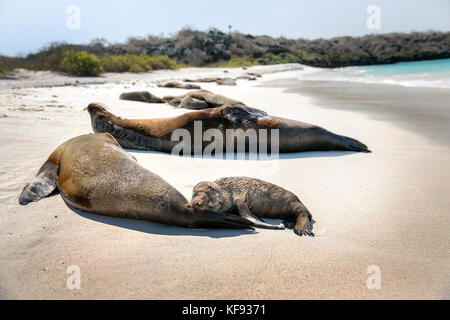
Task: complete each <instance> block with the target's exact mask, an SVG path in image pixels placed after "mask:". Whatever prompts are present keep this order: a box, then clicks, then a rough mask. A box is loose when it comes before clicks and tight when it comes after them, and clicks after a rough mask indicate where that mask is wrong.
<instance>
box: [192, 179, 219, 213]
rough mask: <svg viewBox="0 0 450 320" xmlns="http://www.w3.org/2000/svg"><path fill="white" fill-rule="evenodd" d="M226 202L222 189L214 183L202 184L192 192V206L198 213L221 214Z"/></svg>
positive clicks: (204, 182)
mask: <svg viewBox="0 0 450 320" xmlns="http://www.w3.org/2000/svg"><path fill="white" fill-rule="evenodd" d="M224 200H225V199H224V196H223V191H222V188H220V186H219V185H218V184H217V183H214V182H210V181H203V182H200V183H199V184H197V185H196V186H195V187H194V189H193V190H192V200H191V204H192V207H193V208H194V209H195V210H196V211H212V212H214V213H220V212H221V211H222V210H221V209H222V204H223V202H224Z"/></svg>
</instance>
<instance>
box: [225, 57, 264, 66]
mask: <svg viewBox="0 0 450 320" xmlns="http://www.w3.org/2000/svg"><path fill="white" fill-rule="evenodd" d="M255 64H258V62H257V61H255V60H248V59H245V58H243V57H237V56H231V58H230V60H228V61H226V62H224V63H222V64H220V65H219V67H221V68H237V67H248V66H253V65H255Z"/></svg>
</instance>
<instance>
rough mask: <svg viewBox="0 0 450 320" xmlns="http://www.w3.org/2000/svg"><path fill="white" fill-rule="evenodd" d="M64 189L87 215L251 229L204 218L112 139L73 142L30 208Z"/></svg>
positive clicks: (55, 159)
mask: <svg viewBox="0 0 450 320" xmlns="http://www.w3.org/2000/svg"><path fill="white" fill-rule="evenodd" d="M56 187H57V188H58V190H59V191H60V193H61V195H62V197H63V198H64V200H65V201H66V202H67V203H69V204H70V205H72V206H73V207H75V208H78V209H81V210H83V211H86V212H90V213H95V214H100V215H105V216H110V217H117V218H131V219H140V220H148V221H153V222H158V223H164V224H170V225H177V226H181V227H186V228H249V227H250V225H252V223H251V222H250V221H248V220H246V219H244V218H241V217H238V218H239V219H236V217H234V216H231V215H220V214H215V213H212V212H205V213H201V214H199V213H198V212H196V211H194V210H193V208H192V207H191V206H190V204H189V203H188V201H187V200H186V198H185V197H184V196H183V195H181V193H179V192H178V191H177V190H176V189H175V188H174V187H172V186H171V185H170V184H169V183H167V182H166V181H165V180H163V179H162V178H161V177H159V176H158V175H156V174H154V173H153V172H151V171H149V170H147V169H145V168H144V167H142V166H141V165H139V163H137V161H136V159H135V158H133V157H132V156H131V155H130V154H128V153H127V152H125V151H124V150H123V149H122V148H121V147H120V145H119V144H118V143H117V141H116V140H115V139H114V137H113V136H111V135H110V134H109V133H101V134H87V135H82V136H78V137H75V138H73V139H70V140H68V141H66V142H64V143H63V144H61V145H60V146H59V147H57V148H56V149H55V151H53V152H52V154H51V155H50V156H49V157H48V159H47V161H46V162H45V163H44V164H43V165H42V167H41V168H40V170H39V171H38V173H37V175H36V177H35V178H34V179H33V180H32V181H31V182H30V183H28V184H27V185H25V187H24V188H23V190H22V193H21V194H20V197H19V203H20V204H22V205H25V204H27V203H29V202H32V201H38V200H40V199H42V198H44V197H46V196H48V195H49V194H50V193H51V192H52V191H53V190H54V189H55V188H56Z"/></svg>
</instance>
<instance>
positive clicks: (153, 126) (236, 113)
mask: <svg viewBox="0 0 450 320" xmlns="http://www.w3.org/2000/svg"><path fill="white" fill-rule="evenodd" d="M86 109H87V110H88V112H89V114H90V116H91V125H92V128H93V130H94V132H109V133H111V134H112V135H113V136H114V137H115V138H116V139H117V141H118V142H119V143H120V145H121V146H122V147H124V148H131V149H144V150H157V151H162V152H168V153H171V152H172V149H173V148H174V146H176V145H178V144H179V143H180V142H179V141H178V140H177V141H173V140H172V133H173V132H174V131H175V130H176V129H186V130H187V131H188V132H189V133H190V135H191V137H194V138H192V139H191V141H190V145H191V148H190V152H191V154H198V155H200V154H203V151H204V150H205V148H206V147H207V146H208V145H210V144H211V142H210V141H206V139H202V141H200V142H198V141H196V140H195V135H196V133H195V132H194V130H195V128H196V125H197V127H198V125H199V124H200V125H201V126H200V130H201V134H202V137H203V134H204V133H205V132H206V131H207V130H208V129H217V130H218V131H219V133H221V134H222V137H223V151H224V152H225V150H226V142H227V140H228V139H232V140H231V141H234V142H236V141H242V139H243V141H244V142H245V141H246V138H245V135H246V133H247V132H250V131H249V129H253V130H255V131H256V137H255V138H257V139H258V142H257V143H256V142H255V144H252V145H250V143H247V142H248V141H247V142H245V149H244V150H242V149H239V151H242V152H244V151H245V152H255V147H256V148H257V152H262V151H261V149H260V148H261V146H263V144H264V143H266V142H267V145H266V150H264V149H263V150H264V151H263V152H271V150H272V149H271V141H272V140H271V139H269V138H267V139H266V140H267V141H266V142H264V141H263V140H260V136H263V134H264V133H266V136H267V137H269V136H271V135H272V132H271V130H272V129H278V135H279V141H278V148H279V150H278V152H280V153H289V152H301V151H321V150H322V151H327V150H347V151H357V152H370V151H369V150H368V149H367V146H366V145H365V144H363V143H361V142H359V141H357V140H355V139H353V138H349V137H345V136H341V135H337V134H334V133H332V132H330V131H328V130H326V129H324V128H321V127H318V126H315V125H312V124H308V123H304V122H300V121H296V120H291V119H285V118H280V117H274V116H269V115H267V113H266V112H264V111H262V110H258V109H254V108H250V107H247V106H245V105H240V104H225V105H223V106H221V107H217V108H210V109H205V110H199V111H193V112H187V113H184V114H182V115H179V116H176V117H171V118H159V119H122V118H120V117H117V116H115V115H113V114H112V113H110V112H108V111H107V110H106V109H105V108H103V107H102V106H101V105H99V104H98V103H91V104H89V105H88V107H87V108H86ZM197 121H198V122H197ZM228 129H234V130H232V131H231V132H230V131H228V133H227V130H228ZM236 129H242V130H236ZM262 129H265V130H264V131H263V132H262V131H261V130H262ZM217 130H216V131H217ZM227 134H228V135H229V136H227ZM230 134H231V135H230ZM187 143H189V142H187ZM199 143H201V146H200V147H201V150H200V148H199V145H198V144H199ZM236 150H238V149H237V147H236V146H235V150H234V151H236ZM184 151H185V152H186V150H184ZM227 151H231V150H227ZM275 152H276V150H275Z"/></svg>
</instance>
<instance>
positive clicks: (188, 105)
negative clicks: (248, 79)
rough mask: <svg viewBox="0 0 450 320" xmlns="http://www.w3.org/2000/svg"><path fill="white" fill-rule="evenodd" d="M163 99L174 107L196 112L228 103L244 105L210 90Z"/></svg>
mask: <svg viewBox="0 0 450 320" xmlns="http://www.w3.org/2000/svg"><path fill="white" fill-rule="evenodd" d="M162 99H163V100H164V101H165V102H166V103H168V104H170V105H171V106H173V107H179V108H185V109H195V110H201V109H207V108H216V107H219V106H221V105H224V104H226V103H235V104H236V103H238V104H243V103H242V102H240V101H237V100H234V99H231V98H228V97H225V96H222V95H220V94H215V93H212V92H211V91H208V90H198V91H191V92H188V93H186V94H184V95H181V96H165V97H163V98H162Z"/></svg>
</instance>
